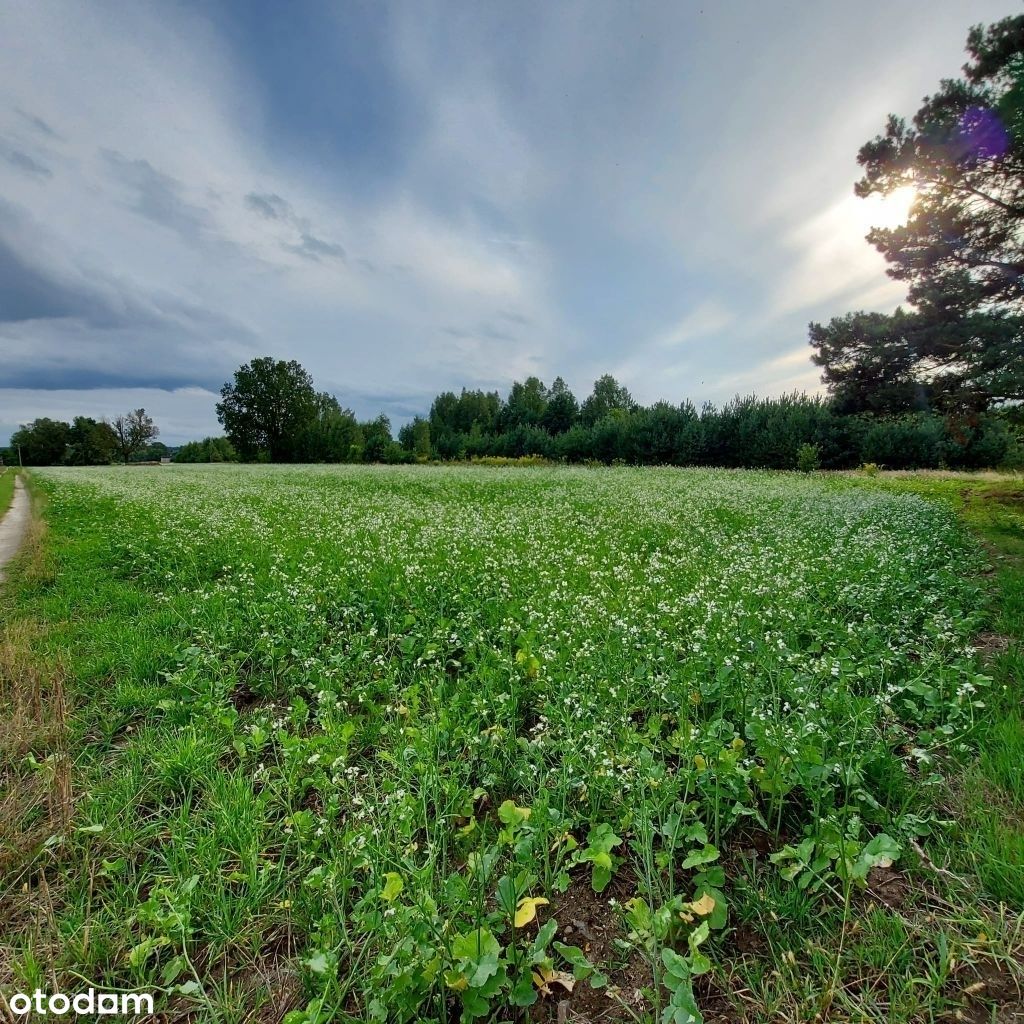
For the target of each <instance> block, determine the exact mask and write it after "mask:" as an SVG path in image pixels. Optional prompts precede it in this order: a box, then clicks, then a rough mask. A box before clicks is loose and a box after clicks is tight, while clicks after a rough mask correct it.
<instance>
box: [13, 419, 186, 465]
mask: <svg viewBox="0 0 1024 1024" xmlns="http://www.w3.org/2000/svg"><path fill="white" fill-rule="evenodd" d="M159 435H160V428H159V427H157V426H156V424H155V423H154V422H153V417H152V416H150V415H148V414H147V412H146V410H145V409H132V410H130V411H129V412H126V413H124V414H123V415H120V416H115V417H114V419H113V420H106V419H99V420H96V419H93V418H92V417H91V416H76V417H74V419H73V420H72V421H71V422H70V423H67V422H65V421H64V420H55V419H50V418H49V417H46V416H42V417H40V418H39V419H36V420H33V421H32V422H31V423H26V424H24V425H23V426H21V427H19V428H18V429H17V430H16V431H15V432H14V433H13V434H12V435H11V440H10V443H9V445H8V447H7V449H6V450H5V451H4V452H3V455H4V459H5V461H6V462H8V463H11V464H14V465H17V464H18V463H21V464H23V465H25V466H105V465H111V464H112V463H114V462H122V463H125V464H127V463H129V462H134V461H139V460H143V459H159V458H162V457H164V456H166V455H168V454H169V453H170V449H168V448H167V446H166V445H164V444H161V443H160V442H159V441H157V440H156V438H157V437H158V436H159Z"/></svg>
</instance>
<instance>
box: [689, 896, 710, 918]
mask: <svg viewBox="0 0 1024 1024" xmlns="http://www.w3.org/2000/svg"><path fill="white" fill-rule="evenodd" d="M690 909H691V910H692V911H693V912H694V913H695V914H700V916H701V917H707V916H708V914H710V913H711V911H712V910H714V909H715V897H714V896H712V895H711V894H710V893H704V895H703V896H701V898H700V899H699V900H694V901H693V902H692V903H691V904H690Z"/></svg>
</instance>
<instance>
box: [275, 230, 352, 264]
mask: <svg viewBox="0 0 1024 1024" xmlns="http://www.w3.org/2000/svg"><path fill="white" fill-rule="evenodd" d="M284 248H285V249H287V250H288V252H293V253H295V254H296V255H297V256H302V257H303V258H304V259H307V260H316V261H317V262H319V261H320V258H321V257H326V258H328V259H335V260H344V259H345V250H344V249H343V248H342V247H341V246H340V245H337V244H335V243H333V242H325V241H324V240H323V239H322V238H317V237H316V235H310V234H308V233H306V232H303V233H302V235H301V236H300V241H299V244H298V245H286V246H284Z"/></svg>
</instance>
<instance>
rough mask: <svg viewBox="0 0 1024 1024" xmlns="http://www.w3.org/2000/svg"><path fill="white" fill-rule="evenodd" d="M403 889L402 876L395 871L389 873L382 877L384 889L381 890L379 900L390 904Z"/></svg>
mask: <svg viewBox="0 0 1024 1024" xmlns="http://www.w3.org/2000/svg"><path fill="white" fill-rule="evenodd" d="M404 888H405V883H404V882H403V881H402V876H401V875H400V874H399V873H398V872H397V871H389V872H388V873H387V874H386V875H385V876H384V888H383V889H382V890H381V893H380V898H381V899H382V900H386V901H387V902H388V903H390V902H391V901H392V900H393V899H394V898H395V897H396V896H397V895H398V894H399V893H400V892H401V891H402V890H403V889H404Z"/></svg>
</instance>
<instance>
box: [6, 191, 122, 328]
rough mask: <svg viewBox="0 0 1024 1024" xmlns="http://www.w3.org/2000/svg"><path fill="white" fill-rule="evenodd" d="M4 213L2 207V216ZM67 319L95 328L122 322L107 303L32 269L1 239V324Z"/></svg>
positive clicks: (29, 264)
mask: <svg viewBox="0 0 1024 1024" xmlns="http://www.w3.org/2000/svg"><path fill="white" fill-rule="evenodd" d="M4 209H5V208H4V205H3V204H0V213H3V212H4ZM121 312H122V313H124V312H125V311H124V310H122V311H121ZM68 317H76V318H78V319H81V320H83V321H85V322H87V323H89V324H90V325H91V326H94V327H112V326H116V325H117V323H118V322H119V320H120V319H121V318H120V317H116V316H114V310H113V308H112V307H111V305H110V304H109V303H108V302H105V301H103V300H101V299H99V298H98V297H97V296H96V295H95V294H90V293H89V291H88V289H85V288H83V287H81V286H78V285H74V284H69V283H67V282H63V281H61V280H59V278H58V277H56V276H55V275H54V274H53V273H52V272H49V271H47V270H44V269H40V268H38V267H36V266H33V265H32V264H31V263H29V262H28V261H26V260H25V259H24V258H23V257H22V256H21V255H19V253H18V252H17V251H16V250H15V248H14V247H13V246H12V245H10V244H9V243H8V242H7V241H5V240H4V238H3V237H2V236H0V324H2V323H18V322H21V321H25V320H60V319H64V318H68Z"/></svg>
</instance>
